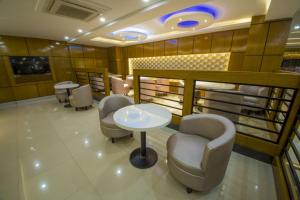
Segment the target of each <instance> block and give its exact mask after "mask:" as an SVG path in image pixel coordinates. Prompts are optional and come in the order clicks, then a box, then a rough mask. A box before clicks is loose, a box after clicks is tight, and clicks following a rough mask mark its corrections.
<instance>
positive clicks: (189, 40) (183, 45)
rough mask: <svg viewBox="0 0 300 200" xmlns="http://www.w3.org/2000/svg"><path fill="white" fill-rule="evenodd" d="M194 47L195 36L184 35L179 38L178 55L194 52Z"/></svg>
mask: <svg viewBox="0 0 300 200" xmlns="http://www.w3.org/2000/svg"><path fill="white" fill-rule="evenodd" d="M193 47H194V38H193V37H184V38H179V39H178V55H186V54H192V53H193Z"/></svg>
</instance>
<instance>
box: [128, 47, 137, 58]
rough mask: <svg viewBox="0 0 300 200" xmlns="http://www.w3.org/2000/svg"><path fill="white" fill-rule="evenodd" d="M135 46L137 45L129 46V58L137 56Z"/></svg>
mask: <svg viewBox="0 0 300 200" xmlns="http://www.w3.org/2000/svg"><path fill="white" fill-rule="evenodd" d="M135 47H136V46H129V47H128V58H135V57H136V51H135Z"/></svg>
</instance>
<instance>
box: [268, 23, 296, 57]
mask: <svg viewBox="0 0 300 200" xmlns="http://www.w3.org/2000/svg"><path fill="white" fill-rule="evenodd" d="M290 26H291V20H286V21H277V22H271V23H270V27H269V34H268V39H267V43H266V47H265V52H264V54H265V55H282V54H283V52H284V49H285V44H286V41H287V38H288V35H289V33H290Z"/></svg>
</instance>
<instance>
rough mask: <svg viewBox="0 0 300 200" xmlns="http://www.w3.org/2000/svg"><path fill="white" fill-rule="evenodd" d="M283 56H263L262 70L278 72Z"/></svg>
mask: <svg viewBox="0 0 300 200" xmlns="http://www.w3.org/2000/svg"><path fill="white" fill-rule="evenodd" d="M282 60H283V57H282V56H266V55H264V56H263V59H262V64H261V68H260V71H261V72H276V71H279V70H280V66H281V63H282Z"/></svg>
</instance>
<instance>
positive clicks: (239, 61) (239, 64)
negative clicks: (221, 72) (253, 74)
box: [228, 53, 245, 71]
mask: <svg viewBox="0 0 300 200" xmlns="http://www.w3.org/2000/svg"><path fill="white" fill-rule="evenodd" d="M244 57H245V53H231V54H230V60H229V64H228V71H242V70H243V63H244Z"/></svg>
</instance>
